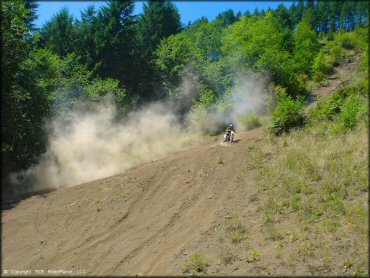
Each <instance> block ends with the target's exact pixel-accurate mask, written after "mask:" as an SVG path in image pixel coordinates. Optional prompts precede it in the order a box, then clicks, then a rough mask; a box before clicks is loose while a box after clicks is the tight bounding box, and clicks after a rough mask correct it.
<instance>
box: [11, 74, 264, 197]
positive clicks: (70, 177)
mask: <svg viewBox="0 0 370 278" xmlns="http://www.w3.org/2000/svg"><path fill="white" fill-rule="evenodd" d="M263 85H264V84H263V82H262V81H261V80H260V79H257V78H255V77H252V76H248V77H243V78H238V79H237V80H236V82H235V86H234V87H233V89H232V90H231V92H230V93H229V94H226V96H225V97H224V99H225V100H226V102H229V104H230V105H231V106H232V107H233V109H232V110H231V112H228V113H225V111H222V109H218V108H217V106H216V107H214V108H213V109H207V110H206V111H204V112H205V113H206V115H205V117H204V119H206V121H207V122H206V124H207V125H208V127H210V128H212V127H213V126H222V128H224V125H225V124H229V123H230V122H233V123H235V124H236V126H237V125H238V122H237V119H238V115H241V114H245V113H248V112H251V111H258V110H259V109H261V107H263V97H262V96H263V88H264V86H263ZM179 91H181V93H180V94H179V95H177V97H176V98H169V99H167V100H166V101H163V102H155V103H151V104H148V105H146V106H144V107H142V108H141V109H139V110H136V111H133V112H130V113H129V114H128V115H127V116H126V117H125V119H124V121H121V120H117V110H116V107H115V104H114V103H113V101H111V99H110V98H106V99H104V100H103V101H102V102H100V103H95V104H89V105H86V104H80V105H76V106H74V107H73V108H72V110H71V111H69V113H68V118H66V117H60V116H57V117H55V118H54V119H52V120H51V121H50V122H49V123H48V125H47V126H48V128H47V130H48V146H47V151H46V153H45V154H44V155H43V156H42V157H41V158H40V160H39V163H38V164H37V165H35V166H32V167H31V168H29V169H28V170H26V171H22V172H19V173H13V174H11V180H12V182H13V184H14V185H15V186H17V185H19V184H20V183H22V182H24V181H25V180H27V181H28V183H29V184H32V186H31V189H30V188H28V190H29V191H38V190H43V189H46V188H58V187H61V186H73V185H76V184H80V183H84V182H88V181H92V180H96V179H100V178H104V177H108V176H112V175H114V174H117V173H121V172H123V171H125V170H126V169H128V168H130V167H132V166H134V165H137V164H140V163H143V162H147V161H152V160H156V159H158V158H160V157H162V156H164V155H165V154H168V153H169V152H173V151H176V150H179V149H181V148H183V147H184V146H187V145H190V144H193V143H195V142H197V141H199V140H200V139H201V137H202V136H201V132H200V130H199V129H197V128H195V127H194V126H193V125H192V122H191V121H187V119H188V116H189V115H188V114H191V113H188V112H189V111H190V108H191V105H192V100H193V98H196V97H197V95H198V94H199V83H198V79H197V77H196V76H195V75H192V74H190V75H188V76H186V77H184V78H183V82H182V84H181V86H180V87H179ZM184 111H185V112H184ZM184 113H185V115H184Z"/></svg>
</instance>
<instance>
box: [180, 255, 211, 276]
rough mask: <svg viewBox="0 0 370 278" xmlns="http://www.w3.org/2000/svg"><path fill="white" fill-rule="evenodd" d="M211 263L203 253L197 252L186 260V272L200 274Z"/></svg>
mask: <svg viewBox="0 0 370 278" xmlns="http://www.w3.org/2000/svg"><path fill="white" fill-rule="evenodd" d="M208 266H209V263H208V262H207V259H206V257H205V256H204V255H203V254H201V253H195V254H193V255H192V256H191V257H190V258H188V259H186V260H185V263H184V273H185V272H187V273H191V274H192V275H194V274H199V273H205V272H206V270H207V267H208Z"/></svg>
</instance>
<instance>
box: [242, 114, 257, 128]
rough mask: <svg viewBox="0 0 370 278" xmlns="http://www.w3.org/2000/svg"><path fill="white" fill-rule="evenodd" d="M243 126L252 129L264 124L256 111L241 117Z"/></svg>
mask: <svg viewBox="0 0 370 278" xmlns="http://www.w3.org/2000/svg"><path fill="white" fill-rule="evenodd" d="M239 122H240V124H241V128H242V129H245V130H252V129H255V128H257V127H260V126H262V123H261V119H260V116H259V115H257V114H256V113H249V114H246V115H242V116H240V117H239Z"/></svg>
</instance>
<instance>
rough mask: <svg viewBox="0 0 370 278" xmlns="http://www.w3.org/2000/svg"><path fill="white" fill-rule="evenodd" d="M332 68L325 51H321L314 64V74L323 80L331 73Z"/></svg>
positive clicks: (318, 79)
mask: <svg viewBox="0 0 370 278" xmlns="http://www.w3.org/2000/svg"><path fill="white" fill-rule="evenodd" d="M331 69H332V68H331V66H330V65H329V63H328V61H327V59H326V56H325V55H324V52H323V51H320V52H319V54H318V55H317V56H316V58H315V60H314V63H313V66H312V73H313V74H314V76H315V78H316V80H317V81H321V80H323V79H324V77H325V76H326V75H328V74H329V73H330V71H331Z"/></svg>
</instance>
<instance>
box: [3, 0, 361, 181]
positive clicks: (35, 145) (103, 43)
mask: <svg viewBox="0 0 370 278" xmlns="http://www.w3.org/2000/svg"><path fill="white" fill-rule="evenodd" d="M134 5H135V3H134V1H128V0H126V1H108V2H107V4H106V5H104V6H103V7H101V8H100V9H98V10H97V9H95V8H94V7H93V6H91V7H89V8H87V9H86V10H84V11H82V12H81V19H79V20H76V19H74V18H73V17H72V16H71V15H70V13H69V12H68V9H62V10H60V11H59V12H58V13H56V14H55V15H54V16H53V18H52V19H51V20H50V21H48V22H47V23H46V24H45V25H44V26H43V27H42V28H41V29H39V30H38V29H37V28H36V27H35V25H34V19H35V18H36V17H37V3H36V1H34V0H14V1H2V3H1V8H2V24H1V33H2V54H3V55H2V63H1V72H2V76H1V77H2V82H1V94H2V158H3V161H2V162H3V167H2V171H3V177H6V176H7V173H9V172H12V171H16V170H19V169H24V168H27V167H29V165H31V164H32V163H35V162H36V161H37V159H38V157H39V156H40V155H41V154H42V153H43V152H44V151H45V148H46V143H47V137H46V127H45V123H46V122H47V120H48V119H50V118H51V117H52V116H53V115H55V114H56V113H62V114H63V113H65V114H66V115H68V109H69V108H70V107H71V106H72V105H73V104H74V103H75V102H77V101H79V100H81V99H82V100H88V101H93V102H94V101H95V102H97V101H100V100H101V99H102V98H103V97H105V96H106V95H108V94H110V95H111V96H112V97H113V99H114V101H115V102H116V104H117V107H118V109H120V110H119V115H124V114H125V113H126V112H127V111H129V110H130V109H132V108H134V107H135V106H137V105H140V104H142V103H145V102H148V101H152V100H158V99H165V98H166V97H168V96H169V95H171V96H173V97H176V95H177V94H178V91H179V89H178V88H179V84H180V82H181V80H182V78H183V77H184V76H186V75H189V74H193V75H196V76H197V78H198V79H197V80H198V83H199V91H200V94H199V98H197V99H195V100H194V103H195V104H194V106H193V108H192V111H191V112H192V113H196V111H197V109H198V108H199V107H212V106H214V105H223V106H224V107H226V108H227V107H228V105H227V103H226V102H225V96H227V94H228V93H229V92H230V90H231V88H232V86H233V82H234V81H235V76H237V75H238V74H240V73H243V72H245V71H248V70H252V71H253V72H254V73H255V74H257V75H261V76H265V75H269V77H270V80H271V88H273V89H272V90H275V91H279V90H280V91H284V92H286V93H287V94H289V95H291V96H297V95H302V94H305V92H306V91H307V86H306V85H307V84H306V82H307V80H309V79H311V78H317V79H320V78H323V76H325V74H328V72H329V71H330V67H332V66H333V65H335V64H336V63H340V61H341V59H342V58H343V57H344V55H345V53H344V52H343V51H342V50H343V47H347V48H352V49H362V50H364V48H366V47H367V43H366V42H367V31H365V30H363V27H366V26H368V13H367V10H368V2H367V1H322V2H321V1H320V2H318V1H299V2H298V3H297V2H295V3H293V4H292V5H291V6H290V7H289V8H287V7H285V5H280V6H279V7H278V8H277V9H275V10H270V9H269V10H267V11H259V10H255V11H254V12H253V13H249V12H247V13H246V14H244V15H242V14H241V13H237V14H235V13H234V12H233V11H232V10H228V11H225V12H222V13H220V14H219V15H218V16H217V17H216V19H215V20H213V21H209V20H207V19H206V18H201V19H199V20H196V21H194V22H192V23H189V24H187V25H186V26H183V25H182V24H181V20H180V15H179V12H178V10H177V9H176V7H175V5H174V4H173V3H171V2H169V1H164V0H161V1H148V2H146V3H145V4H144V8H143V12H142V14H140V15H134V14H133V11H134ZM353 29H355V32H356V34H355V35H351V34H349V33H346V31H350V30H353ZM357 37H359V39H357ZM323 38H324V39H325V40H327V41H326V42H325V43H324V45H329V46H330V45H331V46H330V47H327V46H326V47H325V46H324V45H323V40H322V39H323ZM320 39H321V41H320ZM364 42H365V43H364ZM327 43H328V44H327ZM332 49H335V50H334V51H333V50H332ZM226 108H225V109H226ZM185 112H186V111H185ZM195 118H196V117H195Z"/></svg>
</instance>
